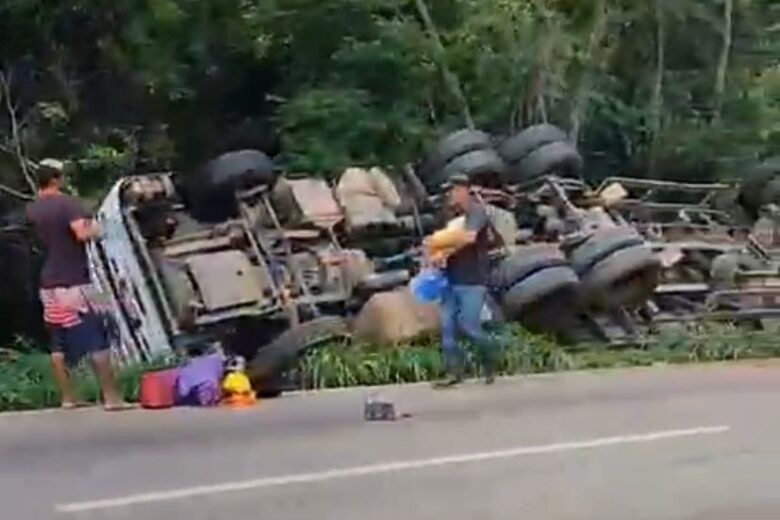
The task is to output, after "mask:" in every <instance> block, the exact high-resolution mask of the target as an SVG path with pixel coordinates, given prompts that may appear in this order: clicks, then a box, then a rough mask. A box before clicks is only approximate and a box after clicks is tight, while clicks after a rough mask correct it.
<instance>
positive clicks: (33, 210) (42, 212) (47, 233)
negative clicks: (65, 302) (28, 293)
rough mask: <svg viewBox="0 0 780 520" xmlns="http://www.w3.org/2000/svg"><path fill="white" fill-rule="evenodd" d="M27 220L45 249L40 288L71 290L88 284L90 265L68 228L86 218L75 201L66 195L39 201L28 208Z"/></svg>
mask: <svg viewBox="0 0 780 520" xmlns="http://www.w3.org/2000/svg"><path fill="white" fill-rule="evenodd" d="M27 218H28V219H29V220H30V221H31V222H32V223H33V225H34V226H35V232H36V234H37V236H38V238H39V239H40V241H41V242H43V245H44V246H45V248H46V261H45V262H44V264H43V270H42V271H41V287H43V288H44V289H50V288H52V287H72V286H74V285H83V284H86V283H89V263H88V262H87V250H86V248H85V247H84V244H82V243H81V242H79V241H78V240H77V239H76V236H75V235H74V234H73V231H72V230H71V227H70V224H71V223H72V222H74V221H76V220H81V219H83V218H88V215H87V213H86V212H85V211H84V210H83V209H82V207H81V205H80V204H79V202H78V200H76V199H75V198H73V197H70V196H68V195H50V196H45V197H41V198H39V199H38V200H36V201H35V202H32V203H30V204H29V205H28V206H27Z"/></svg>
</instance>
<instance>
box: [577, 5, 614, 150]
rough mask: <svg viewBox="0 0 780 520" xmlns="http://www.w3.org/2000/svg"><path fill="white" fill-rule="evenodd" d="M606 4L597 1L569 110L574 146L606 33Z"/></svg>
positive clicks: (578, 135)
mask: <svg viewBox="0 0 780 520" xmlns="http://www.w3.org/2000/svg"><path fill="white" fill-rule="evenodd" d="M607 17H608V13H607V4H606V0H597V1H596V5H595V7H594V11H593V25H592V28H591V31H590V37H589V38H588V48H587V54H586V58H585V59H586V63H585V66H584V70H583V72H582V77H581V79H580V84H579V86H578V87H577V94H576V97H575V99H574V106H573V107H572V110H571V115H570V119H571V132H570V134H569V140H570V141H571V143H572V144H573V145H574V146H576V145H577V143H578V142H579V139H580V131H581V128H582V126H583V118H584V117H585V114H587V111H588V98H589V91H590V83H591V76H592V68H593V63H594V62H595V61H596V59H597V54H598V52H597V51H598V47H599V45H600V44H601V41H602V40H603V39H604V35H605V34H606V32H607Z"/></svg>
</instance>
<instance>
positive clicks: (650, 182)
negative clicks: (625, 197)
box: [598, 177, 734, 192]
mask: <svg viewBox="0 0 780 520" xmlns="http://www.w3.org/2000/svg"><path fill="white" fill-rule="evenodd" d="M614 182H618V183H620V184H621V185H623V187H628V188H631V187H633V188H643V187H644V188H660V189H664V188H668V189H670V190H671V189H674V190H681V191H692V192H696V191H713V190H728V189H732V188H734V186H733V185H731V184H724V183H701V184H699V183H691V182H676V181H665V180H655V179H635V178H630V177H608V178H607V179H604V180H603V181H602V182H601V184H600V185H599V188H598V191H601V190H602V189H604V188H605V187H607V186H608V185H610V184H612V183H614Z"/></svg>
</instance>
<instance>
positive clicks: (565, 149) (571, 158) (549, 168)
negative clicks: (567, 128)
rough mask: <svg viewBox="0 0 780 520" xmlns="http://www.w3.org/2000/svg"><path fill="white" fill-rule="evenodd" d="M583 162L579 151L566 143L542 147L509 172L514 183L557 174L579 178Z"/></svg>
mask: <svg viewBox="0 0 780 520" xmlns="http://www.w3.org/2000/svg"><path fill="white" fill-rule="evenodd" d="M582 166H583V161H582V157H581V156H580V154H579V153H577V150H575V149H574V148H573V147H572V146H571V145H570V144H568V143H565V142H555V143H550V144H546V145H544V146H541V147H539V148H537V149H536V150H534V151H533V152H531V153H530V154H528V155H527V156H526V157H525V159H523V160H521V161H520V162H518V163H516V166H515V167H513V168H511V169H510V171H509V180H510V182H514V183H522V182H528V181H532V180H534V179H536V178H537V177H541V176H542V175H546V174H550V173H557V174H559V175H562V176H564V177H578V176H579V175H580V172H581V171H582Z"/></svg>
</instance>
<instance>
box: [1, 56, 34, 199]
mask: <svg viewBox="0 0 780 520" xmlns="http://www.w3.org/2000/svg"><path fill="white" fill-rule="evenodd" d="M0 87H2V91H0V97H2V98H3V99H4V100H5V109H6V112H7V113H8V120H9V121H10V124H11V145H12V146H13V152H14V154H15V155H16V160H17V162H18V163H19V169H20V170H21V172H22V177H23V178H24V181H25V182H26V183H27V186H28V187H29V188H30V191H31V192H32V193H35V192H36V185H35V181H33V178H32V175H30V171H29V169H28V162H29V161H28V160H27V157H25V155H24V149H23V148H22V138H21V136H20V135H19V120H18V119H17V117H16V107H14V102H13V99H12V98H11V77H10V75H9V74H7V73H5V72H2V71H0Z"/></svg>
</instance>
